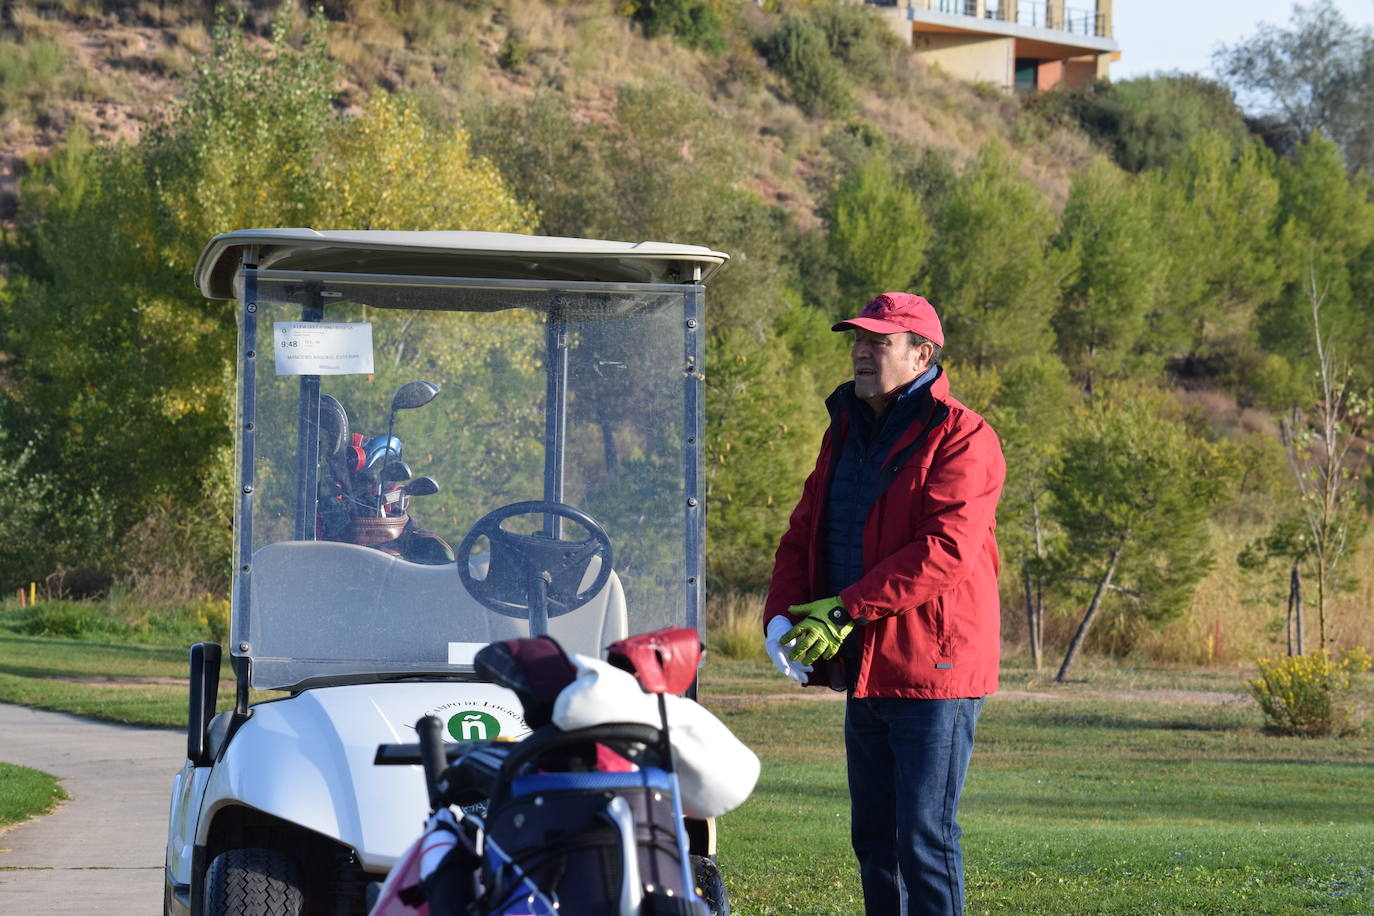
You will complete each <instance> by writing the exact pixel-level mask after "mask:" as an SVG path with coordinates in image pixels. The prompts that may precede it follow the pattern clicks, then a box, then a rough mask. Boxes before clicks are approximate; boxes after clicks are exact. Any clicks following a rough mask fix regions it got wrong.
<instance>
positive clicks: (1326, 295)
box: [1257, 135, 1374, 386]
mask: <svg viewBox="0 0 1374 916" xmlns="http://www.w3.org/2000/svg"><path fill="white" fill-rule="evenodd" d="M1274 172H1275V175H1276V177H1277V179H1278V184H1279V218H1280V219H1281V220H1282V223H1283V231H1284V236H1283V246H1282V247H1281V249H1280V251H1279V257H1280V259H1281V262H1282V263H1283V264H1284V266H1285V273H1286V274H1287V275H1288V282H1286V283H1285V284H1284V286H1283V290H1282V292H1281V293H1280V295H1278V296H1277V297H1276V298H1275V299H1274V300H1273V301H1272V302H1270V303H1268V304H1267V305H1266V306H1265V307H1264V308H1262V309H1261V310H1260V312H1259V314H1258V320H1257V325H1258V330H1259V338H1260V341H1261V342H1262V343H1263V344H1264V346H1265V348H1266V349H1268V350H1269V351H1270V352H1273V353H1275V354H1279V355H1281V356H1283V357H1284V358H1286V359H1288V360H1289V362H1290V363H1292V364H1294V365H1304V364H1307V363H1308V361H1309V360H1311V359H1312V358H1313V357H1314V355H1315V350H1314V338H1313V335H1312V303H1311V294H1312V289H1311V277H1312V275H1313V274H1314V273H1315V275H1316V276H1317V277H1320V278H1321V293H1322V318H1323V320H1322V324H1323V326H1324V328H1325V331H1324V333H1325V334H1326V335H1327V340H1326V341H1325V343H1326V344H1327V345H1328V346H1335V347H1336V348H1338V349H1340V350H1342V351H1344V352H1354V351H1355V350H1356V348H1359V347H1361V346H1362V345H1365V344H1368V343H1369V342H1370V341H1371V340H1374V321H1371V319H1370V316H1369V314H1368V310H1367V309H1365V308H1363V307H1362V306H1361V305H1360V302H1361V299H1360V296H1359V292H1362V291H1363V290H1361V289H1360V287H1361V286H1367V281H1366V280H1365V277H1364V276H1363V274H1364V272H1365V271H1366V269H1367V268H1366V266H1365V259H1366V257H1367V252H1369V250H1370V248H1371V246H1372V245H1374V203H1371V202H1370V193H1371V190H1374V187H1372V186H1371V183H1370V180H1369V178H1368V177H1366V176H1365V175H1363V174H1358V175H1353V176H1352V175H1350V174H1348V173H1347V172H1346V169H1345V167H1344V166H1343V165H1342V163H1341V159H1340V153H1339V152H1338V151H1337V149H1336V146H1335V144H1334V143H1332V142H1331V141H1330V140H1327V139H1325V138H1324V137H1322V136H1320V135H1313V136H1312V137H1309V138H1308V139H1307V141H1306V142H1304V143H1303V144H1301V145H1300V146H1299V147H1298V148H1297V149H1296V150H1295V151H1294V154H1293V157H1292V159H1291V160H1290V161H1283V160H1281V161H1279V162H1277V163H1276V164H1275V169H1274ZM1318 343H1320V342H1318ZM1352 368H1356V367H1352ZM1357 373H1358V374H1357V379H1358V381H1359V382H1360V383H1361V384H1363V385H1365V386H1368V385H1371V384H1374V368H1370V369H1364V368H1363V367H1361V368H1360V369H1358V370H1357Z"/></svg>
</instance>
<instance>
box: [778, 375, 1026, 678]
mask: <svg viewBox="0 0 1374 916" xmlns="http://www.w3.org/2000/svg"><path fill="white" fill-rule="evenodd" d="M930 393H931V396H932V398H933V411H932V413H931V414H930V415H929V418H928V419H927V420H926V422H922V421H920V420H918V421H917V422H914V423H912V425H911V426H910V427H909V428H908V429H907V430H906V431H905V432H904V433H903V434H902V436H901V438H899V439H898V440H897V443H896V444H895V445H894V446H893V447H892V450H891V451H890V452H889V453H888V454H889V456H895V455H897V454H899V453H901V452H902V451H903V449H906V448H908V447H910V445H911V444H912V443H913V442H914V441H916V440H917V439H918V438H920V437H921V436H922V435H924V436H925V438H924V440H923V441H922V442H921V443H920V444H919V445H918V446H916V448H915V451H913V452H911V454H910V455H909V457H908V458H907V460H906V461H905V462H904V463H903V464H902V467H901V470H900V471H898V472H897V474H896V477H895V478H894V479H893V480H892V483H891V484H890V485H889V486H888V487H887V489H886V490H884V491H883V494H882V495H881V496H880V497H879V498H878V501H877V503H876V504H875V505H874V506H873V509H872V510H871V511H870V512H869V515H868V518H867V520H866V521H865V523H864V533H863V555H864V559H863V564H864V576H863V578H861V579H860V580H859V581H858V582H856V583H854V584H853V585H851V586H850V587H848V588H846V589H845V590H844V591H842V592H840V600H841V601H843V602H844V606H845V608H846V609H847V610H848V611H849V613H850V615H852V616H853V617H855V618H858V619H860V620H861V621H864V622H861V623H860V625H859V626H857V627H856V628H855V632H856V633H857V638H858V639H860V640H861V641H862V646H861V651H860V654H859V656H858V658H857V659H848V660H846V659H842V658H838V657H837V658H836V659H835V660H833V661H832V662H828V663H827V662H817V665H816V670H815V671H813V672H812V674H811V676H810V683H811V684H815V685H829V686H832V687H837V688H842V687H843V686H844V672H843V669H842V667H841V666H842V665H843V664H845V663H849V664H852V663H855V662H857V663H858V665H859V671H858V680H857V682H856V685H855V691H854V694H855V696H860V697H910V698H916V699H956V698H960V697H981V696H985V695H987V694H989V693H993V692H994V691H996V690H997V670H998V665H999V662H1000V657H1001V640H1000V630H1001V614H1000V605H999V601H998V594H997V564H998V558H997V540H996V538H995V537H994V533H993V532H994V529H995V527H996V521H995V519H994V517H993V513H994V511H995V510H996V508H997V499H998V497H999V496H1000V495H1001V492H1002V481H1003V479H1004V478H1005V477H1006V462H1005V461H1004V460H1003V458H1002V446H1001V443H1000V442H999V441H998V439H997V434H996V433H994V432H993V431H992V427H990V426H988V424H987V421H986V420H984V419H983V418H982V417H980V416H979V415H978V414H976V413H974V412H973V411H972V410H969V409H968V408H967V407H965V406H964V405H963V404H960V403H959V402H958V401H956V400H955V399H954V398H952V397H950V396H949V381H948V379H947V378H946V376H945V374H944V373H943V371H942V372H941V373H940V375H939V377H938V378H936V379H935V381H933V382H932V383H931V387H930ZM846 433H847V428H846V424H844V423H837V424H832V425H831V428H830V429H828V430H827V431H826V433H825V437H824V438H823V439H822V440H821V451H820V455H819V456H818V457H817V459H816V468H815V470H813V471H812V472H811V476H810V477H808V478H807V480H806V485H805V486H804V487H803V488H802V496H801V501H800V502H799V503H798V504H797V508H796V509H794V510H793V511H792V518H791V521H790V523H789V525H788V529H787V533H786V534H784V535H783V536H782V540H781V542H780V543H779V544H778V552H777V558H776V560H775V561H774V565H773V578H772V581H771V582H770V584H769V587H768V598H767V600H766V601H765V602H764V614H763V620H764V626H765V628H766V627H767V625H768V621H769V620H771V619H772V618H773V617H776V616H777V615H778V614H782V613H784V612H785V611H786V609H787V608H788V607H789V606H791V605H795V604H805V603H807V602H809V601H815V600H817V599H820V598H824V597H826V596H827V595H829V594H833V592H828V591H826V585H825V581H824V580H825V554H824V550H825V545H824V544H823V543H822V539H823V534H824V527H825V526H824V519H823V518H822V513H823V512H824V508H825V504H826V490H827V488H828V486H829V483H830V472H831V469H832V467H833V462H832V456H834V455H835V454H836V451H835V449H837V448H838V447H839V445H840V444H841V443H842V442H843V438H844V436H845V435H846ZM788 616H789V617H791V618H792V619H793V620H797V619H800V618H798V617H796V616H795V615H788Z"/></svg>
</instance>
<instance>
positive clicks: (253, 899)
mask: <svg viewBox="0 0 1374 916" xmlns="http://www.w3.org/2000/svg"><path fill="white" fill-rule="evenodd" d="M303 913H305V891H304V890H303V889H302V881H301V874H300V869H299V868H298V867H297V865H296V863H295V862H293V861H292V860H291V859H289V858H287V857H286V856H285V855H283V854H282V853H280V852H277V851H276V850H275V849H260V848H247V849H229V850H226V851H224V852H222V853H220V854H219V855H217V856H215V860H214V861H213V862H211V863H210V873H209V875H207V876H206V879H205V916H301V914H303Z"/></svg>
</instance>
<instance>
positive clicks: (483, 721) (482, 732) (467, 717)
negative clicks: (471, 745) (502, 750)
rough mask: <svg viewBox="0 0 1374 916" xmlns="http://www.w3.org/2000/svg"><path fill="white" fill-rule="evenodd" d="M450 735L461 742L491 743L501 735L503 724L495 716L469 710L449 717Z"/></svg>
mask: <svg viewBox="0 0 1374 916" xmlns="http://www.w3.org/2000/svg"><path fill="white" fill-rule="evenodd" d="M448 733H449V734H450V735H452V736H453V737H454V738H457V739H458V740H459V741H490V740H491V739H492V738H495V737H497V736H498V735H500V734H501V723H500V722H499V721H497V719H496V717H495V716H493V715H490V714H488V713H485V712H480V711H479V710H476V709H469V710H467V711H466V712H460V713H458V714H457V715H454V716H450V717H449V720H448Z"/></svg>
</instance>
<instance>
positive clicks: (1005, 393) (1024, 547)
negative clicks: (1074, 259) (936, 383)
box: [957, 354, 1074, 671]
mask: <svg viewBox="0 0 1374 916" xmlns="http://www.w3.org/2000/svg"><path fill="white" fill-rule="evenodd" d="M957 378H958V380H959V382H960V384H961V385H962V383H963V381H964V379H965V378H966V374H965V373H960V374H959V375H958V376H957ZM960 397H961V398H963V397H965V396H964V395H963V394H962V390H961V395H960ZM1073 398H1074V391H1073V386H1072V385H1071V383H1070V381H1069V373H1068V371H1067V370H1066V369H1065V368H1064V364H1063V363H1062V362H1060V361H1059V359H1058V358H1057V357H1055V356H1054V355H1053V354H1044V355H1041V356H1039V357H1037V358H1035V359H1030V360H1027V361H1025V362H1023V363H1020V364H1019V365H1017V366H1014V367H1012V368H1011V369H1009V370H1007V372H1006V373H1005V374H999V375H998V378H997V387H996V391H995V393H994V394H993V395H992V397H991V398H990V404H989V405H988V406H987V407H985V408H983V409H982V412H983V415H984V416H985V417H987V419H988V422H989V423H990V424H991V425H992V428H993V429H995V430H996V431H997V436H998V438H1000V439H1001V440H1002V454H1003V456H1004V457H1005V458H1006V462H1007V480H1006V485H1005V486H1004V487H1003V490H1002V501H1001V504H1000V507H999V510H998V515H999V517H1000V520H1001V522H1002V523H1001V524H999V525H998V530H997V542H998V547H999V548H1000V549H1001V551H1002V555H1003V558H1004V562H1005V563H1006V564H1007V566H1009V567H1010V568H1013V569H1016V570H1017V578H1018V580H1019V582H1020V585H1021V591H1022V597H1023V600H1024V606H1025V616H1026V641H1027V645H1028V646H1029V648H1030V655H1031V664H1032V666H1034V668H1035V669H1036V670H1037V671H1038V670H1040V665H1041V661H1042V653H1043V646H1044V621H1045V591H1046V588H1047V586H1048V585H1049V584H1050V569H1049V567H1048V562H1049V559H1050V556H1051V554H1052V553H1053V552H1054V546H1055V544H1056V543H1057V540H1058V536H1059V532H1058V529H1057V527H1056V526H1055V525H1054V523H1053V521H1052V519H1051V513H1050V511H1049V503H1050V472H1051V471H1052V470H1053V469H1054V467H1055V466H1056V464H1057V462H1058V460H1059V456H1060V452H1061V449H1062V446H1063V439H1064V436H1065V434H1066V433H1067V432H1068V429H1069V424H1070V422H1071V420H1072V418H1073V410H1072V407H1073Z"/></svg>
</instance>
